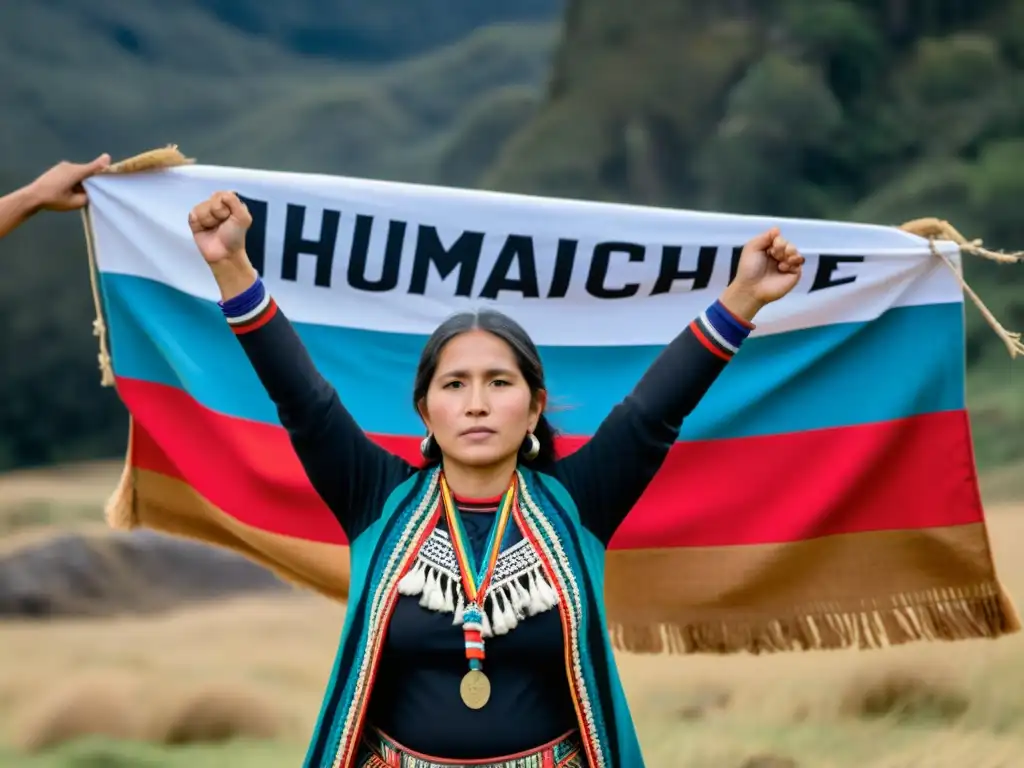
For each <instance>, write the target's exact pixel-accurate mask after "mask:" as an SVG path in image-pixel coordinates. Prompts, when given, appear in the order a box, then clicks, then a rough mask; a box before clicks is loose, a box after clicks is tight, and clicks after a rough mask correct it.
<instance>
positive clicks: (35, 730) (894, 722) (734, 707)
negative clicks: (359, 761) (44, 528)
mask: <svg viewBox="0 0 1024 768" xmlns="http://www.w3.org/2000/svg"><path fill="white" fill-rule="evenodd" d="M109 469H110V468H109V467H108V470H109ZM87 476H91V475H87ZM1014 477H1017V478H1019V475H1017V474H1014V473H1008V474H1006V475H1003V476H1002V478H1001V479H1000V478H996V480H998V482H997V483H996V484H995V486H994V487H995V488H996V489H997V490H1000V489H1001V490H1000V493H1001V494H1003V495H1005V496H1007V497H1008V496H1010V495H1011V492H1012V491H1013V490H1014V486H1015V483H1014V480H1013V479H1012V478H1014ZM86 485H87V483H85V481H84V480H83V486H81V487H86ZM986 485H988V483H986ZM12 487H13V486H12ZM26 487H27V486H24V485H23V486H22V490H23V491H24V490H25V488H26ZM97 487H99V483H98V482H97ZM0 490H3V489H0ZM28 495H29V496H31V495H32V494H28ZM0 496H2V497H4V498H14V493H13V492H12V493H11V494H10V495H9V496H8V495H7V494H3V493H0ZM24 498H25V496H24V494H23V496H22V501H24ZM1018 498H1019V497H1018ZM989 514H990V522H991V530H992V537H993V543H994V546H995V548H996V556H997V562H998V564H999V566H1000V569H1001V572H1002V576H1003V578H1004V580H1005V582H1006V583H1007V585H1008V586H1009V588H1010V590H1011V592H1012V593H1014V594H1015V595H1018V596H1019V595H1020V594H1022V593H1024V559H1022V558H1020V557H1019V556H1017V552H1018V550H1019V542H1020V541H1021V540H1024V506H1021V505H1020V504H1016V505H1014V504H1004V505H1001V506H1000V505H997V504H995V503H993V504H992V505H991V506H990V512H989ZM342 618H343V609H342V608H341V607H340V606H333V605H329V604H326V603H325V602H324V601H323V600H321V599H319V598H316V597H313V596H300V597H274V598H247V599H240V600H235V601H232V602H230V603H223V604H218V605H205V606H198V607H192V608H189V609H187V610H181V611H177V612H175V613H169V614H164V615H161V616H156V617H147V618H123V619H116V620H105V621H96V622H89V621H65V622H61V623H59V624H32V623H25V624H18V623H7V624H3V625H0V648H2V649H3V652H2V657H0V669H2V674H0V768H8V766H10V767H11V768H13V767H14V766H18V767H19V768H120V766H129V765H130V766H141V767H142V768H146V767H147V766H153V768H173V767H174V766H182V767H183V768H184V766H190V767H191V768H204V767H205V766H211V768H212V767H213V766H217V767H218V768H230V767H231V766H239V767H240V768H241V766H245V768H263V767H264V766H266V768H270V766H275V768H276V767H277V766H287V765H299V764H301V759H302V756H303V754H304V752H305V738H306V736H307V735H308V732H309V729H310V727H311V724H312V722H313V720H314V719H315V717H316V713H317V709H318V707H319V702H320V695H321V692H322V687H323V684H324V681H325V679H326V676H327V674H328V671H329V668H330V665H331V661H332V658H333V654H334V649H335V643H336V638H337V633H338V631H339V629H340V627H341V621H342ZM254 638H258V639H259V641H258V642H254V640H253V639H254ZM12 660H14V661H12ZM620 664H621V669H622V674H623V677H624V680H625V684H626V687H627V693H628V695H629V698H630V703H631V706H632V708H633V712H634V717H635V719H636V721H637V725H638V728H639V732H640V737H641V740H642V743H643V746H644V750H645V754H646V758H647V761H648V765H651V766H678V767H679V768H751V767H752V766H764V767H765V768H784V767H786V766H793V765H796V766H799V767H800V768H806V767H807V766H811V767H813V768H852V767H853V766H858V768H861V767H862V766H866V767H867V768H911V767H918V766H919V767H920V768H963V767H964V766H968V765H969V766H971V768H1000V767H1002V766H1006V767H1007V768H1012V767H1013V766H1020V765H1024V695H1022V694H1021V693H1020V692H1021V691H1022V690H1024V637H1012V638H1006V639H1004V640H1002V641H1000V642H998V643H986V642H972V643H960V644H954V645H949V644H916V645H912V646H907V647H903V648H897V649H891V650H888V651H884V652H874V653H845V652H827V653H816V654H815V653H807V654H792V655H779V656H774V657H765V658H748V657H727V658H713V657H683V658H679V657H674V658H666V657H637V656H628V655H623V656H622V657H621V658H620ZM86 726H89V727H91V728H92V729H93V730H95V729H96V727H97V726H98V727H99V729H100V730H105V732H106V733H107V734H108V738H107V739H99V740H88V741H79V742H77V743H72V744H69V745H66V746H64V747H60V748H56V749H42V748H41V747H42V746H44V745H46V744H47V743H51V742H58V741H61V740H63V739H64V738H66V737H67V736H68V735H69V734H71V733H74V732H75V730H76V729H83V728H85V727H86ZM204 731H205V733H204ZM239 734H240V735H241V736H242V738H239V739H236V740H234V741H231V742H229V743H226V744H223V745H212V746H196V745H181V746H175V745H180V744H182V743H184V742H189V741H193V740H195V739H197V738H200V737H207V738H209V737H216V736H218V735H220V736H230V735H239ZM257 737H258V739H259V740H257ZM147 742H148V743H147ZM26 749H27V750H28V751H24V750H26ZM758 756H763V757H768V756H774V757H776V758H788V759H791V760H793V761H795V762H794V763H786V762H774V763H770V762H764V763H756V762H750V761H751V760H752V759H753V758H755V757H758Z"/></svg>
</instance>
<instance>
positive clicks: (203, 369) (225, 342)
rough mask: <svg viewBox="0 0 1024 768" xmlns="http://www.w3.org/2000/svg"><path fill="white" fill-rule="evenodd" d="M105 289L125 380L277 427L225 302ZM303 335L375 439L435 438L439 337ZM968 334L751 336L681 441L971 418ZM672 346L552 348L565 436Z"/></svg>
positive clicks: (952, 312) (335, 331) (554, 400)
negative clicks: (176, 391) (939, 415)
mask: <svg viewBox="0 0 1024 768" xmlns="http://www.w3.org/2000/svg"><path fill="white" fill-rule="evenodd" d="M101 285H102V288H103V293H104V298H105V302H106V312H107V318H106V319H107V324H108V327H109V329H110V342H111V350H112V354H113V358H114V370H115V372H116V373H117V375H118V376H122V377H128V378H133V379H141V380H144V381H150V382H155V383H160V384H167V385H170V386H174V387H179V388H182V389H184V390H186V391H187V392H189V393H190V394H191V395H192V397H193V398H195V399H196V400H197V401H199V402H200V403H201V404H202V405H205V406H206V407H208V408H210V409H212V410H214V411H219V412H221V413H224V414H226V415H230V416H235V417H240V418H245V419H250V420H255V421H262V422H270V423H274V424H276V423H278V419H277V413H276V411H275V409H274V406H273V404H272V403H271V402H270V400H269V398H268V397H267V396H266V394H265V392H264V391H263V387H262V385H261V384H260V382H259V380H258V379H257V378H256V375H255V374H254V373H253V371H252V368H251V367H250V365H249V361H248V360H247V359H246V357H245V355H244V353H243V352H242V349H241V347H240V345H239V344H238V341H237V339H236V338H235V337H234V335H233V334H232V333H231V331H230V330H229V328H228V326H227V323H226V322H225V321H224V318H223V316H222V314H221V312H220V309H219V308H218V307H217V305H216V303H214V302H208V301H203V300H201V299H197V298H194V297H192V296H189V295H188V294H185V293H182V292H179V291H177V290H175V289H173V288H170V287H168V286H166V285H164V284H162V283H159V282H155V281H152V280H148V279H144V278H138V277H130V276H126V275H120V274H103V275H102V281H101ZM685 320H686V319H685V318H684V319H681V320H680V330H681V329H682V328H683V327H684V326H685ZM295 327H296V330H297V331H298V333H299V335H300V336H301V337H302V339H303V340H304V342H305V343H306V345H307V347H308V349H309V352H310V354H311V355H312V357H313V359H314V360H315V361H316V363H317V366H318V367H319V369H320V371H321V372H322V373H323V375H324V376H326V377H327V378H328V379H329V380H330V381H331V382H332V383H333V384H334V385H335V386H336V387H337V388H338V391H339V393H340V395H341V398H342V400H343V402H344V403H345V405H346V406H347V407H348V408H349V410H350V411H351V412H352V414H353V416H354V417H355V418H356V420H357V421H358V422H359V423H360V424H361V425H362V427H363V429H365V430H367V431H369V432H374V433H378V434H393V435H419V434H421V433H422V431H423V427H422V425H421V423H420V421H419V418H418V417H417V416H416V414H415V411H414V410H413V407H412V402H411V392H412V381H413V374H414V372H415V369H416V363H417V361H418V360H419V354H420V349H421V347H422V346H423V343H424V341H425V340H426V337H424V336H420V335H414V334H398V333H382V332H377V331H365V330H355V329H349V328H336V327H329V326H320V325H308V324H301V323H296V324H295ZM963 333H964V329H963V305H962V304H959V303H951V304H931V305H924V306H917V307H900V308H896V309H892V310H890V311H889V312H887V313H886V314H885V315H883V316H882V317H880V318H878V319H877V320H875V321H873V322H870V323H841V324H836V325H829V326H823V327H818V328H808V329H803V330H798V331H790V332H787V333H781V334H776V335H771V336H764V337H754V338H749V339H747V340H746V342H744V344H743V347H742V349H741V350H740V353H739V354H738V355H737V357H736V358H735V359H733V361H732V362H730V363H729V365H728V367H727V368H726V370H725V371H724V372H723V373H722V375H721V377H720V378H719V379H718V381H717V382H716V383H715V384H714V386H713V387H712V388H711V390H710V391H709V392H708V394H707V396H706V397H705V398H704V400H703V401H702V402H701V404H700V405H699V406H698V408H697V409H696V410H695V411H694V413H693V414H692V415H691V416H690V418H689V419H688V420H687V421H686V423H685V425H684V427H683V434H682V437H683V438H684V439H703V440H708V439H721V438H732V437H746V436H755V435H766V434H778V433H785V432H798V431H803V430H808V429H817V428H825V427H837V426H843V425H856V424H866V423H872V422H880V421H888V420H891V419H897V418H901V417H907V416H915V415H919V414H924V413H931V412H935V411H945V410H953V409H959V408H963V407H964V360H963V355H962V352H961V350H962V343H963V342H962V339H963ZM660 349H661V348H660V347H658V346H644V347H541V355H542V357H543V360H544V365H545V368H546V370H547V375H548V388H549V401H550V402H551V405H552V407H553V413H552V421H553V422H554V423H555V425H556V427H557V428H558V429H559V430H560V431H562V432H563V433H566V434H571V435H590V434H593V432H594V430H595V429H596V428H597V426H598V424H599V423H600V422H601V420H602V419H603V418H604V416H605V415H606V414H607V413H608V411H609V410H610V409H611V408H612V407H613V406H614V405H615V404H616V403H617V402H619V401H620V400H621V399H622V398H623V397H624V396H625V395H626V394H628V393H629V391H630V390H631V389H632V387H633V386H634V384H635V383H636V382H637V380H639V378H640V376H641V375H642V374H643V372H644V370H645V369H646V368H647V366H648V365H650V363H651V362H652V361H653V360H654V358H655V357H656V356H657V354H658V352H659V351H660Z"/></svg>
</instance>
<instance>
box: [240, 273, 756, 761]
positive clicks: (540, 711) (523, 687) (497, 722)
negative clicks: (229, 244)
mask: <svg viewBox="0 0 1024 768" xmlns="http://www.w3.org/2000/svg"><path fill="white" fill-rule="evenodd" d="M256 289H259V290H260V291H262V290H263V289H262V286H261V285H259V284H257V285H256V286H254V288H253V289H251V290H254V291H255V290H256ZM253 306H256V311H255V312H254V311H253V309H252V307H253ZM716 307H717V311H715V312H712V311H710V310H709V311H708V312H706V313H703V314H702V315H701V316H700V317H699V318H697V319H696V320H694V321H693V322H692V323H690V324H689V325H688V326H687V327H686V328H685V329H684V330H683V331H682V332H681V333H680V334H679V335H678V336H677V337H676V338H675V339H674V340H673V341H672V342H671V343H670V344H668V345H667V346H666V347H665V348H664V350H663V351H662V352H661V354H660V355H659V356H658V357H657V359H656V360H655V361H654V362H653V363H652V365H651V366H650V368H649V369H648V370H647V371H646V372H645V374H644V376H643V377H642V378H641V380H640V381H639V382H638V383H637V385H636V387H635V388H634V389H633V391H632V393H630V394H629V395H628V396H627V397H626V398H625V399H624V400H623V401H622V402H621V403H619V404H618V405H617V406H615V407H614V408H613V409H612V410H611V412H610V413H609V414H608V416H607V417H606V418H605V419H604V421H603V422H602V423H601V425H600V427H599V428H598V429H597V431H596V433H595V434H594V435H593V436H592V437H591V439H590V440H589V441H588V442H586V443H585V444H584V445H583V446H582V447H581V448H580V449H579V450H577V451H576V452H574V453H572V454H571V455H568V456H566V457H564V458H561V459H558V460H556V461H555V462H554V463H553V464H552V465H551V466H548V467H536V469H539V470H540V471H544V472H547V473H549V474H551V475H553V476H554V477H556V478H557V479H558V480H559V481H560V482H561V483H562V484H563V485H564V486H565V488H566V490H567V491H568V492H569V493H570V494H571V496H572V498H573V499H574V501H575V502H576V505H577V507H578V509H579V513H580V517H581V520H582V522H583V524H584V525H585V526H587V528H588V529H589V530H590V531H591V532H592V533H593V534H594V535H595V536H597V538H598V539H600V540H601V541H602V542H604V543H606V544H607V543H608V541H609V540H610V539H611V537H612V535H613V534H614V533H615V531H616V529H617V528H618V526H619V524H620V523H621V522H622V520H623V519H624V518H625V517H626V515H627V514H628V512H629V511H630V509H631V508H632V507H633V505H634V504H635V503H636V501H637V500H638V499H639V498H640V496H641V494H642V493H643V492H644V490H645V489H646V487H647V485H648V484H649V483H650V481H651V479H652V478H653V477H654V475H655V473H656V472H657V471H658V470H659V468H660V467H661V465H662V462H663V461H664V459H665V456H666V455H667V453H668V451H669V449H670V448H671V446H672V445H673V443H674V442H675V441H676V439H677V437H678V434H679V430H680V428H681V426H682V421H683V419H684V418H685V417H686V415H687V414H689V413H690V411H692V410H693V408H694V407H695V406H696V405H697V403H698V401H699V400H700V398H701V397H702V396H703V395H704V393H705V392H706V391H707V390H708V388H709V387H710V386H711V384H712V383H713V382H714V381H715V379H716V378H717V377H718V375H719V374H720V372H721V371H722V370H723V368H724V367H725V365H726V363H727V362H728V360H729V359H730V358H731V356H732V355H733V354H734V353H735V351H736V349H737V346H738V342H739V341H741V340H742V338H743V337H745V336H746V333H748V332H749V328H750V327H751V326H749V325H748V324H744V323H743V322H742V321H739V320H738V319H736V318H734V317H733V316H731V315H729V314H728V313H725V312H724V311H723V310H722V309H721V305H716ZM242 309H244V310H246V311H245V312H244V313H243V312H241V311H240V312H239V313H238V314H239V315H240V316H239V317H237V318H232V316H231V314H230V312H229V309H228V308H227V307H225V314H226V315H227V316H228V322H229V323H231V324H232V328H233V329H234V331H235V333H236V334H237V336H238V339H239V341H240V343H241V345H242V348H243V349H244V351H245V353H246V355H247V356H248V358H249V360H250V361H251V363H252V366H253V368H254V370H255V372H256V374H257V375H258V377H259V379H260V381H261V382H262V383H263V386H264V387H265V388H266V391H267V393H268V394H269V396H270V398H271V399H272V400H273V402H274V403H275V404H276V406H277V409H278V414H279V418H280V420H281V423H282V425H283V426H284V428H285V429H286V430H287V432H288V434H289V436H290V438H291V442H292V445H293V446H294V449H295V452H296V454H297V455H298V458H299V459H300V461H301V463H302V466H303V467H304V468H305V471H306V474H307V476H308V478H309V481H310V483H311V484H312V485H313V487H314V488H315V490H316V491H317V492H318V493H319V495H320V496H321V497H322V498H323V500H324V502H325V503H326V504H327V506H328V507H329V508H330V509H331V511H332V512H333V513H334V515H335V517H336V518H337V520H338V523H339V524H340V525H341V527H342V529H343V530H344V532H345V534H346V536H347V537H348V539H349V540H350V541H351V540H352V539H354V538H356V537H357V536H359V534H360V533H361V532H362V531H363V530H364V529H365V528H366V527H367V526H368V525H370V524H371V523H372V522H373V521H374V520H375V519H376V517H377V516H378V515H379V514H380V512H381V510H382V508H383V505H384V501H385V499H386V498H387V497H388V495H389V494H390V493H391V492H392V491H393V490H394V489H395V488H396V487H397V486H398V485H399V484H401V483H402V482H403V481H404V480H406V479H407V478H408V477H409V476H410V475H411V474H412V473H414V472H415V471H417V467H415V466H413V465H411V464H410V463H408V462H407V461H406V460H404V459H402V458H400V457H398V456H396V455H394V454H392V453H390V452H388V451H386V450H385V449H383V448H382V447H380V446H379V445H377V443H375V442H374V441H373V440H371V439H370V438H369V437H368V436H367V435H366V434H365V433H364V432H363V431H362V429H361V428H360V427H359V425H358V424H357V423H356V422H355V420H354V419H353V417H352V415H351V414H350V413H349V411H348V410H347V409H346V408H345V406H344V405H343V404H342V401H341V399H340V398H339V395H338V393H337V392H336V391H335V389H334V387H333V386H332V385H331V384H330V383H329V382H328V381H327V380H326V379H324V377H323V376H321V375H320V374H319V373H318V371H317V369H316V367H315V366H314V364H313V361H312V360H311V358H310V356H309V354H308V353H307V351H306V349H305V347H304V345H303V343H302V341H301V340H300V338H299V336H298V335H297V334H296V332H295V330H294V328H293V327H292V325H291V324H290V322H289V321H288V319H287V318H286V317H285V316H284V314H283V313H282V312H281V311H280V310H279V309H278V308H277V306H276V305H275V303H274V302H273V299H272V298H271V297H269V296H264V297H263V298H262V300H261V301H256V299H253V300H251V301H249V303H248V304H247V305H246V306H245V307H243V308H242ZM243 314H244V315H245V317H242V316H241V315H243ZM727 326H729V327H727ZM456 502H457V504H458V506H459V508H460V510H461V513H462V515H461V516H462V519H463V521H464V526H465V529H466V533H467V535H468V537H469V539H470V542H471V544H472V546H473V547H474V550H475V552H476V557H477V558H478V559H479V558H480V557H481V552H482V550H483V548H484V546H485V544H486V540H487V537H488V534H489V533H490V528H491V525H492V523H493V518H494V514H495V508H496V502H497V500H496V499H456ZM444 526H445V522H444V518H443V517H442V519H441V521H440V523H439V527H442V528H443V527H444ZM520 538H521V534H520ZM516 542H517V539H516V538H513V539H512V540H511V541H510V542H509V545H508V546H513V545H514V544H515V543H516ZM486 649H487V662H486V666H487V674H488V677H489V678H490V680H491V684H492V693H491V699H490V701H489V702H488V704H487V705H486V706H485V707H484V708H482V709H480V710H472V709H469V708H467V707H466V706H465V705H464V704H463V703H462V702H461V699H460V697H459V683H460V680H461V678H462V676H463V675H464V674H465V672H466V669H467V662H466V658H465V647H464V640H463V634H462V631H461V628H460V627H458V626H453V624H452V617H451V615H450V614H446V613H440V612H434V611H431V610H428V609H426V608H423V607H421V606H420V604H419V597H415V596H402V597H400V598H399V600H398V603H397V606H396V608H395V611H394V613H393V615H392V617H391V620H390V623H389V625H388V630H387V638H386V641H385V647H384V650H383V654H382V657H381V662H380V668H379V670H378V673H377V676H376V679H375V682H374V687H373V691H372V694H371V701H370V709H369V715H368V721H369V723H371V724H372V725H374V726H376V727H377V728H380V729H381V730H383V731H384V732H385V733H387V734H388V735H389V736H390V737H391V738H393V739H395V740H396V741H398V742H399V743H401V744H404V745H405V746H407V747H410V748H412V749H414V750H416V751H419V752H423V753H426V754H428V755H434V756H439V757H444V758H448V759H482V758H488V757H495V756H500V755H508V754H513V753H516V752H520V751H524V750H527V749H532V748H534V747H536V746H538V745H540V744H543V743H546V742H548V741H550V740H552V739H554V738H556V737H558V736H559V735H561V734H563V733H565V732H566V731H569V730H572V729H574V728H576V727H577V719H576V713H575V711H574V708H573V704H572V698H571V694H570V691H569V683H568V679H569V678H568V674H567V670H566V668H565V655H564V646H563V636H562V625H561V621H560V618H559V612H558V611H557V610H548V611H546V612H543V613H538V614H537V615H534V616H530V617H528V618H525V619H524V620H523V621H521V622H520V623H519V625H518V626H517V627H516V628H515V629H514V630H513V631H511V632H509V633H508V634H505V635H500V636H494V637H490V638H488V639H487V642H486Z"/></svg>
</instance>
